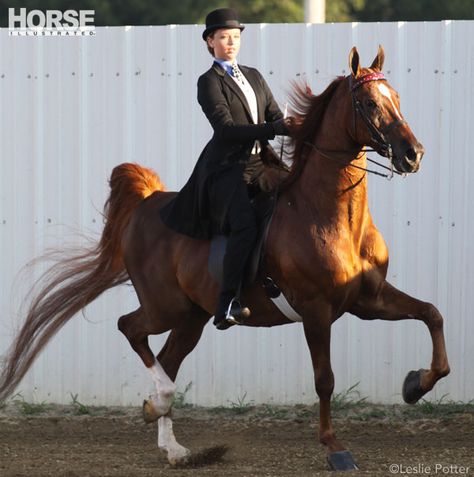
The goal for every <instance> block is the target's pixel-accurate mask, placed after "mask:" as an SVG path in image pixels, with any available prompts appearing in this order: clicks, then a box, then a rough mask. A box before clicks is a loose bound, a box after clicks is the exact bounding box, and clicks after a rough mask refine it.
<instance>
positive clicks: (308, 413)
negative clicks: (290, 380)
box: [296, 404, 319, 419]
mask: <svg viewBox="0 0 474 477" xmlns="http://www.w3.org/2000/svg"><path fill="white" fill-rule="evenodd" d="M318 416H319V405H318V404H315V405H314V406H313V407H303V408H301V409H297V410H296V417H297V418H298V419H308V418H312V419H315V418H317V417H318Z"/></svg>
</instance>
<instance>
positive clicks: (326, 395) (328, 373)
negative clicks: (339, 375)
mask: <svg viewBox="0 0 474 477" xmlns="http://www.w3.org/2000/svg"><path fill="white" fill-rule="evenodd" d="M315 381H316V392H317V393H318V396H319V398H320V399H330V398H331V395H332V393H333V391H334V374H333V372H332V370H330V369H329V370H325V371H323V372H319V373H316V380H315Z"/></svg>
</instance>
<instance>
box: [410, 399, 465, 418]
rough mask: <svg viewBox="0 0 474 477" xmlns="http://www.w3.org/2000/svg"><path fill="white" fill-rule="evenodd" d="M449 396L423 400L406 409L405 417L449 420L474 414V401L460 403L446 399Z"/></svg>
mask: <svg viewBox="0 0 474 477" xmlns="http://www.w3.org/2000/svg"><path fill="white" fill-rule="evenodd" d="M447 396H449V394H444V395H443V396H441V397H440V398H439V399H436V400H434V401H428V400H426V399H422V400H421V402H419V403H418V404H416V405H415V406H410V407H406V408H404V410H403V415H404V416H405V417H409V418H420V417H433V418H441V419H449V418H451V417H454V416H455V415H457V414H470V413H474V399H472V400H471V401H469V402H467V403H466V402H460V401H453V400H448V399H446V398H447Z"/></svg>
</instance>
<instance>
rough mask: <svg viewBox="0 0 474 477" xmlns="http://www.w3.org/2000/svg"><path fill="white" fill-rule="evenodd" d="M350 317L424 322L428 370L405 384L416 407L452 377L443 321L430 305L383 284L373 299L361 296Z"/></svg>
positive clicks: (405, 391)
mask: <svg viewBox="0 0 474 477" xmlns="http://www.w3.org/2000/svg"><path fill="white" fill-rule="evenodd" d="M349 311H350V313H352V314H354V315H356V316H358V317H359V318H362V319H364V320H373V319H381V320H389V321H392V320H393V321H395V320H409V319H416V320H421V321H423V323H425V325H426V326H427V327H428V329H429V331H430V334H431V339H432V342H433V357H432V360H431V367H430V369H429V370H427V369H420V370H418V371H410V372H409V373H408V375H407V377H406V378H405V382H404V384H403V399H404V400H405V402H406V403H408V404H414V403H416V402H417V401H418V400H419V399H420V398H421V397H422V396H423V395H424V394H426V393H427V392H428V391H431V389H433V386H434V385H435V384H436V382H437V381H438V380H439V379H441V378H442V377H444V376H446V375H447V374H449V363H448V357H447V354H446V345H445V342H444V333H443V317H442V316H441V314H440V312H439V311H438V310H437V309H436V307H435V306H434V305H432V304H431V303H427V302H423V301H421V300H417V299H416V298H413V297H411V296H409V295H407V294H406V293H403V292H401V291H400V290H397V289H396V288H395V287H393V286H392V285H390V283H388V282H386V281H384V282H383V284H382V285H381V287H380V288H379V291H378V292H377V294H376V295H374V296H361V297H360V298H359V300H358V302H357V303H356V305H355V306H354V307H353V308H352V309H351V310H349Z"/></svg>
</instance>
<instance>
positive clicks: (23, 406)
mask: <svg viewBox="0 0 474 477" xmlns="http://www.w3.org/2000/svg"><path fill="white" fill-rule="evenodd" d="M12 402H13V404H15V406H16V407H17V409H18V410H19V411H20V412H21V414H23V415H25V416H33V415H35V414H41V413H43V412H45V411H47V410H48V409H49V406H48V404H46V402H45V401H43V402H40V403H32V402H28V401H25V398H24V397H23V396H22V395H21V393H18V394H15V396H13V398H12Z"/></svg>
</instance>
